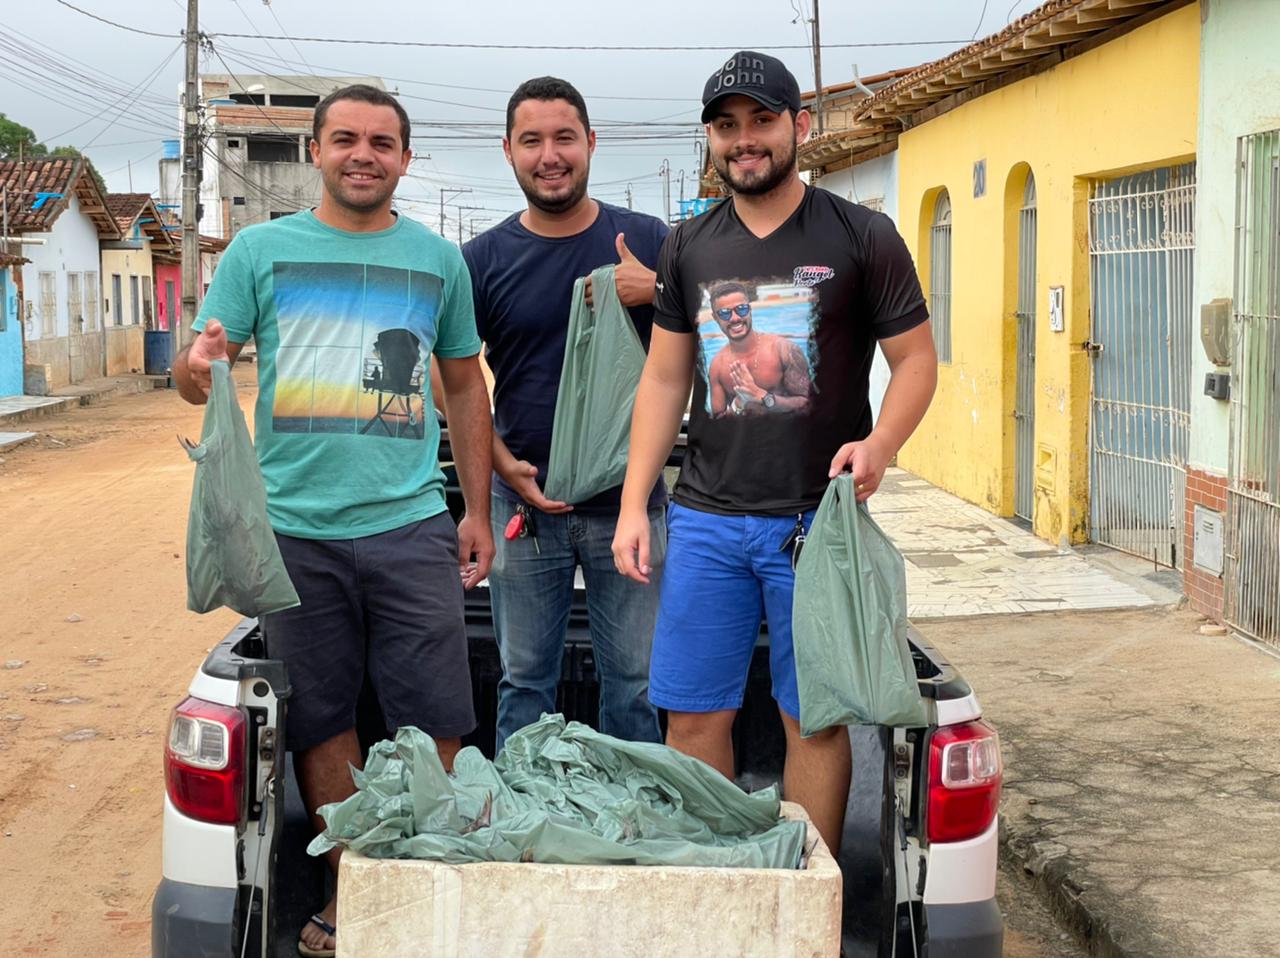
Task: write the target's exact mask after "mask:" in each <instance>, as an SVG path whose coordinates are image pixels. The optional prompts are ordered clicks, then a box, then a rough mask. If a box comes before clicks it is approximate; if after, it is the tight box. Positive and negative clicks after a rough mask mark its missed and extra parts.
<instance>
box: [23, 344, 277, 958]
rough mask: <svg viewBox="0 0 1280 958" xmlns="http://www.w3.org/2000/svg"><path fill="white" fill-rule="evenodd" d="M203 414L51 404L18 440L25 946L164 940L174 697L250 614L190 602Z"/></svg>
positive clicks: (89, 951)
mask: <svg viewBox="0 0 1280 958" xmlns="http://www.w3.org/2000/svg"><path fill="white" fill-rule="evenodd" d="M246 373H247V374H248V375H247V377H246V375H245V374H246ZM252 374H253V371H252V369H249V370H245V371H243V372H241V373H240V376H241V378H242V379H249V380H251V378H252ZM250 395H252V391H251V390H250V391H249V392H248V394H247V395H244V396H242V405H244V406H245V407H246V409H248V408H249V407H250V405H251V404H250V402H249V401H248V397H249V396H250ZM200 420H201V412H200V410H197V409H195V408H193V407H191V406H188V405H187V404H186V403H183V402H182V401H181V400H180V399H179V398H178V396H177V394H176V393H175V392H173V391H165V390H157V391H154V392H151V393H147V394H143V395H137V396H127V397H121V398H118V399H115V400H106V401H104V402H103V403H102V404H101V405H97V406H91V407H87V408H82V409H75V410H73V411H72V412H70V413H67V414H64V415H61V416H57V417H52V418H48V419H42V420H37V421H35V422H34V423H31V424H28V425H25V426H24V427H23V428H26V429H28V430H31V431H37V432H38V433H39V441H38V442H33V443H29V444H27V445H25V446H22V447H18V448H17V449H11V450H9V451H8V452H6V453H0V459H3V463H2V464H0V530H3V531H2V532H0V541H2V542H3V551H2V553H0V554H2V555H3V558H4V566H3V568H4V575H3V577H2V578H0V664H2V665H3V666H4V667H3V669H0V768H3V772H0V826H2V828H3V837H2V838H0V928H2V929H4V931H3V933H2V934H0V938H3V939H4V940H5V941H6V942H7V944H8V945H9V947H8V948H7V949H6V952H7V954H10V955H111V956H116V955H145V954H148V953H149V947H150V946H149V940H150V939H149V936H150V926H151V923H150V906H151V894H152V891H153V889H154V888H155V884H156V882H157V880H158V879H159V869H160V812H161V801H162V796H163V794H164V779H163V771H162V764H161V750H162V744H163V736H164V733H165V730H166V728H167V724H168V715H169V710H170V709H171V708H172V707H173V705H174V704H175V703H176V702H177V700H178V697H179V696H180V694H181V693H182V691H183V690H184V688H185V687H186V684H187V682H188V681H189V680H190V677H191V675H192V672H193V670H194V668H195V667H196V666H197V665H198V664H199V663H200V661H201V660H202V658H203V656H204V652H205V650H206V649H207V648H209V647H210V645H211V644H212V643H213V642H214V641H215V640H216V639H217V638H218V637H219V636H220V635H221V634H222V633H224V632H225V630H226V628H227V627H228V626H229V625H230V624H231V623H233V622H234V620H235V615H234V614H233V613H227V612H222V613H218V614H211V615H207V616H197V615H193V614H192V613H189V612H187V611H185V606H186V579H185V563H184V559H183V556H184V555H185V548H184V546H185V535H186V513H187V506H188V503H189V501H190V494H191V479H192V468H193V467H192V465H191V463H190V462H189V461H188V459H187V457H186V455H185V454H184V453H183V451H182V450H181V449H180V448H179V446H178V443H177V441H176V440H175V438H174V437H175V435H176V434H177V433H179V432H181V433H182V434H184V435H188V436H192V437H198V436H199V432H200ZM18 662H21V663H22V664H21V666H20V667H13V666H15V665H16V663H18Z"/></svg>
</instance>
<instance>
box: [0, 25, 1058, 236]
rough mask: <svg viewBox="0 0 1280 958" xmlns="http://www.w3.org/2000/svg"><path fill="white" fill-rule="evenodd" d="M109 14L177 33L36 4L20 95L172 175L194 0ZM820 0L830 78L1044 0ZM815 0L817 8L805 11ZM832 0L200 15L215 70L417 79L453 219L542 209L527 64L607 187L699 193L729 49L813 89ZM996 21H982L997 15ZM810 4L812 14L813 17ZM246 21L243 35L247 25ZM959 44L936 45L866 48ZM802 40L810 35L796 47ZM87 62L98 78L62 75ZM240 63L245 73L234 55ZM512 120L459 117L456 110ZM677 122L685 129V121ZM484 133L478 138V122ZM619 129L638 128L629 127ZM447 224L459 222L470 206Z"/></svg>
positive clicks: (124, 161)
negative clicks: (515, 164)
mask: <svg viewBox="0 0 1280 958" xmlns="http://www.w3.org/2000/svg"><path fill="white" fill-rule="evenodd" d="M70 2H72V3H74V4H75V6H77V7H80V8H82V9H84V10H86V11H88V12H90V13H93V14H96V15H98V16H101V17H104V18H106V19H109V20H114V21H116V22H118V23H120V24H124V25H126V26H130V27H135V28H139V29H144V30H149V31H153V32H155V33H159V34H164V36H141V35H138V34H136V33H131V32H127V31H125V30H121V29H119V28H117V27H114V26H111V25H108V24H106V23H101V22H98V21H96V20H93V19H91V18H89V17H88V16H85V15H84V14H82V13H78V12H76V11H74V10H72V9H69V8H67V7H66V6H63V5H61V4H59V3H57V2H56V0H35V7H36V9H32V6H31V5H28V6H27V7H26V8H25V10H24V15H23V16H22V17H13V16H10V17H6V18H5V22H4V23H3V24H0V78H2V82H3V87H2V88H0V89H3V94H2V95H0V112H2V113H4V114H5V115H7V116H8V117H9V118H10V119H13V120H17V121H18V122H20V123H22V124H24V125H26V126H28V127H31V128H32V129H33V130H34V131H35V133H36V135H37V137H38V138H39V139H40V140H41V141H42V142H44V143H45V144H47V145H48V146H50V147H52V146H57V145H62V144H70V145H73V146H76V147H78V148H82V149H83V150H84V151H85V152H86V153H87V154H88V155H89V156H90V157H92V159H93V161H94V163H95V164H96V165H97V167H98V169H99V170H100V171H101V172H102V173H103V175H104V176H105V177H106V180H107V184H108V186H109V187H110V188H111V189H112V190H115V191H123V190H127V189H129V188H130V176H132V188H133V189H134V190H139V191H150V190H154V189H155V187H156V184H157V161H158V159H159V156H160V141H161V140H162V139H164V138H166V137H174V136H176V135H177V96H178V90H179V88H180V85H181V81H182V70H183V56H182V50H181V40H180V37H179V33H180V31H181V30H182V29H183V27H184V25H185V22H186V20H185V18H186V13H185V10H186V4H185V0H130V2H128V3H119V2H109V0H70ZM819 2H820V14H821V22H820V28H821V39H822V80H823V83H824V85H831V84H835V83H843V82H848V81H849V80H851V79H852V78H853V69H854V64H856V65H857V68H858V72H859V74H860V75H862V76H869V75H873V74H876V73H880V72H883V71H886V70H892V69H897V68H899V67H906V66H914V65H916V64H920V63H924V62H927V61H929V60H934V59H937V58H939V57H942V56H945V55H946V54H947V53H949V52H951V51H952V50H955V49H957V48H958V47H960V46H963V45H964V44H965V43H967V42H968V41H969V39H970V38H971V37H973V36H974V35H975V33H976V34H977V36H978V37H983V36H986V35H988V34H990V33H993V32H995V31H997V30H999V29H1001V28H1002V27H1003V26H1004V25H1005V24H1006V23H1007V22H1008V21H1009V19H1010V18H1011V16H1012V17H1017V16H1021V15H1022V14H1024V13H1026V12H1028V11H1030V10H1032V9H1034V8H1035V7H1036V6H1037V5H1038V2H1037V0H1019V2H1017V3H1014V2H1013V0H892V2H886V0H826V2H825V3H822V2H821V0H819ZM799 10H803V14H802V15H798V11H799ZM812 10H813V0H737V2H736V3H715V4H711V3H697V2H690V0H683V2H681V0H640V2H629V3H620V2H615V0H596V2H586V0H560V2H556V3H531V2H500V0H463V2H454V3H448V4H441V3H433V2H425V3H423V2H417V3H409V2H391V0H357V2H352V0H342V2H338V0H270V3H267V2H265V0H200V27H201V30H202V32H204V33H206V34H210V35H212V45H213V47H214V50H215V51H217V54H221V57H222V60H225V65H224V63H223V62H222V61H220V60H219V58H218V55H216V54H214V53H208V52H206V53H203V54H202V55H201V71H202V72H208V73H225V72H235V73H271V74H308V73H310V74H321V75H347V76H361V75H373V76H379V77H382V78H383V79H384V81H385V83H386V85H387V87H388V89H391V90H395V91H398V92H399V93H400V95H401V97H402V100H403V102H404V104H405V106H406V108H407V109H408V111H409V115H410V117H412V118H413V119H414V121H415V123H414V131H415V135H418V134H423V135H424V136H422V137H421V138H417V139H415V142H414V144H413V146H414V151H415V153H417V154H418V158H417V159H416V161H415V162H414V164H413V166H412V168H411V173H412V176H411V177H410V178H407V179H406V180H404V181H402V183H401V188H400V190H399V196H400V198H401V201H402V202H401V205H402V207H403V208H406V209H407V210H408V211H409V212H410V214H411V215H414V216H416V217H418V218H421V219H423V220H424V221H426V222H428V223H430V224H431V225H433V226H436V225H438V219H437V216H436V215H435V214H434V213H433V211H438V202H439V190H440V188H441V187H442V186H445V187H463V188H469V189H471V190H472V192H471V193H470V194H466V195H463V196H461V197H456V198H453V199H452V203H453V205H454V206H458V205H465V206H474V207H483V208H484V209H479V210H462V211H460V214H461V215H462V216H464V217H466V218H467V220H468V221H469V220H470V219H471V218H474V219H476V220H477V221H478V222H477V224H476V225H477V229H478V228H479V227H480V225H481V223H487V224H491V223H493V222H496V221H497V220H498V219H500V218H501V217H502V216H504V215H505V214H507V213H509V212H511V211H513V210H515V209H518V208H520V207H521V206H523V197H522V196H521V195H520V193H519V191H518V190H517V189H516V187H515V184H514V181H513V179H512V177H511V173H510V169H509V167H508V166H507V165H506V162H505V160H504V159H503V157H502V149H501V144H500V137H501V124H502V122H503V118H504V117H503V114H504V110H505V106H506V100H507V97H508V96H509V95H510V92H511V90H513V89H514V88H515V87H516V86H517V85H518V84H519V83H520V82H521V81H522V80H525V79H528V78H529V77H533V76H540V75H543V74H548V73H550V74H554V75H557V76H561V77H564V78H565V79H567V80H569V81H570V82H572V83H573V84H574V85H575V86H577V87H578V89H579V90H581V91H582V93H583V95H584V96H585V98H586V100H587V107H588V110H589V111H590V114H591V120H592V124H593V126H595V127H596V128H597V130H598V134H599V144H598V147H597V150H596V156H595V160H594V162H593V164H592V169H591V184H592V185H591V193H592V195H594V196H596V197H597V198H599V199H603V200H606V201H608V202H611V203H617V204H619V205H625V203H626V189H627V185H628V184H631V187H632V195H633V197H634V205H635V207H636V208H637V209H641V210H644V211H646V212H649V213H654V214H656V215H659V216H661V215H662V213H663V192H662V178H661V177H660V175H659V173H658V170H659V167H660V166H661V164H662V161H663V160H664V159H665V160H667V161H668V162H669V164H670V167H671V170H672V180H671V196H672V204H673V207H674V206H675V201H676V200H677V199H678V197H679V189H680V187H679V174H680V171H681V170H683V171H685V194H686V196H693V195H696V191H697V188H696V169H695V167H696V152H695V150H696V148H695V142H694V137H695V136H696V135H697V134H698V133H699V132H700V127H699V126H698V124H697V120H698V112H699V107H698V98H699V96H700V95H701V92H702V84H703V82H704V81H705V80H706V78H707V77H708V76H709V75H710V74H711V73H712V72H713V71H714V70H715V69H716V67H717V66H718V65H719V63H720V61H721V60H723V59H724V58H725V57H726V56H728V55H729V54H731V53H733V52H734V51H735V50H739V49H754V50H763V51H766V52H770V53H773V54H774V55H775V56H778V57H780V58H782V59H783V60H784V61H785V62H786V63H787V64H788V65H789V66H790V67H791V69H792V71H793V72H794V73H795V74H796V77H797V79H798V80H799V81H800V86H801V88H802V89H805V90H809V89H812V88H813V59H812V55H811V53H810V51H809V49H808V48H807V44H808V41H809V34H808V29H809V28H808V26H807V23H806V21H807V20H808V19H809V18H810V17H811V16H812ZM980 18H981V20H980ZM795 21H798V22H795ZM229 34H241V35H242V36H235V37H233V36H229ZM262 35H267V36H278V35H280V36H289V37H294V38H303V37H316V38H329V39H340V40H344V41H352V40H359V39H369V40H398V41H421V42H431V43H485V44H506V45H529V46H536V45H558V46H565V45H583V46H590V47H603V46H611V45H612V46H618V45H635V46H650V47H652V46H707V47H710V48H711V49H704V50H679V51H677V50H669V51H656V50H644V51H623V50H604V49H589V50H536V49H441V48H427V47H411V46H372V45H368V44H360V43H354V42H342V43H319V42H309V41H305V40H302V39H297V40H296V41H292V40H280V39H277V40H269V41H268V40H264V39H261V37H262ZM919 41H945V42H940V43H932V44H929V45H913V46H908V45H885V46H862V47H856V46H851V45H852V44H903V43H905V42H919ZM788 47H790V49H788ZM55 63H56V64H60V65H61V66H62V67H68V66H69V67H71V68H73V69H74V70H75V71H77V72H78V73H79V74H80V78H79V79H68V78H67V76H66V75H65V73H59V72H56V69H55V66H54V64H55ZM228 68H229V70H228ZM644 121H657V122H659V123H661V124H663V126H662V127H660V128H658V129H657V130H656V131H652V132H658V133H661V134H667V135H664V136H663V137H662V138H661V139H649V140H644V141H637V140H636V139H635V137H636V134H637V133H638V132H641V131H643V129H644V128H639V129H631V130H621V129H619V128H618V126H617V125H616V124H618V123H635V122H644ZM442 123H443V124H492V126H471V125H468V126H463V127H455V128H453V129H440V126H439V125H440V124H442ZM668 124H675V125H676V126H673V127H669V126H668ZM477 135H479V136H480V137H482V138H478V139H458V137H460V136H461V137H472V136H477ZM618 137H625V138H624V139H618ZM453 215H454V214H453V212H452V211H451V222H450V224H449V225H448V226H447V230H446V231H447V232H448V233H450V238H454V233H453V231H454V230H455V229H456V225H454V224H456V220H452V216H453Z"/></svg>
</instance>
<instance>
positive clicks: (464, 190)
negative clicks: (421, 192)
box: [440, 186, 471, 236]
mask: <svg viewBox="0 0 1280 958" xmlns="http://www.w3.org/2000/svg"><path fill="white" fill-rule="evenodd" d="M470 192H471V190H469V189H468V188H466V187H464V186H462V187H460V186H442V187H440V235H441V236H444V195H445V194H446V193H470Z"/></svg>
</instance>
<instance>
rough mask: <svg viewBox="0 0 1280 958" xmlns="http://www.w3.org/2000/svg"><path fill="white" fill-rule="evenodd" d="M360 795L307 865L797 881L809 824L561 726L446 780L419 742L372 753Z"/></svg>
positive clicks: (408, 731)
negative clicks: (722, 872) (349, 862)
mask: <svg viewBox="0 0 1280 958" xmlns="http://www.w3.org/2000/svg"><path fill="white" fill-rule="evenodd" d="M352 775H353V776H354V779H355V783H356V788H357V790H356V792H355V794H353V795H352V796H351V797H350V798H348V799H346V800H345V801H343V802H339V803H336V804H332V805H325V806H324V807H322V808H321V809H320V814H321V816H323V818H324V820H325V824H326V828H325V830H324V833H323V834H321V835H319V836H318V837H316V839H315V840H313V841H312V842H311V845H310V846H309V847H308V849H307V850H308V851H309V852H310V853H311V854H312V855H322V854H324V853H325V852H327V851H328V850H330V849H331V848H335V847H337V846H340V845H341V846H345V847H347V848H351V849H354V850H356V851H358V852H360V853H361V854H363V855H367V856H369V857H371V858H422V859H432V860H436V861H443V862H450V863H455V864H461V863H465V862H544V863H556V864H584V865H585V864H603V865H699V866H704V867H705V866H709V867H724V868H730V867H737V868H791V869H794V868H798V867H800V861H801V855H802V853H803V851H804V839H805V823H804V822H802V821H791V820H784V819H782V818H781V816H780V803H779V800H778V792H777V789H776V788H774V787H770V788H767V789H763V790H761V791H758V792H753V793H751V794H747V793H746V792H744V791H742V790H741V789H740V788H738V786H736V785H734V784H733V783H732V782H730V781H729V780H728V779H726V778H725V777H724V776H722V775H721V774H720V773H719V772H717V771H715V770H714V769H712V768H711V767H710V766H708V765H705V764H703V763H702V762H699V761H698V760H696V759H693V758H690V757H689V756H687V755H683V754H681V753H680V752H677V751H675V750H674V749H671V748H668V747H667V746H665V745H656V744H651V743H643V742H625V741H622V740H621V739H616V738H612V737H610V736H608V735H604V734H601V733H600V732H597V731H595V730H593V729H591V728H589V727H587V726H585V725H582V724H580V723H578V722H569V723H566V722H565V720H564V717H563V716H562V715H544V716H543V717H542V718H541V719H540V720H539V721H537V722H535V723H533V724H532V725H528V726H526V727H525V728H523V729H521V730H520V731H518V732H516V733H515V734H514V735H512V736H511V737H510V738H509V739H508V740H507V742H506V746H505V747H504V748H503V750H502V752H501V753H500V754H499V755H498V757H497V759H495V760H494V761H493V762H490V761H489V760H488V759H486V758H485V757H484V756H483V755H482V754H481V753H480V751H479V750H478V749H475V748H464V749H463V750H462V751H460V752H459V753H458V756H457V758H456V759H455V760H454V767H453V774H452V775H450V774H448V773H446V772H445V770H444V766H443V765H442V764H441V763H440V757H439V755H438V754H437V752H436V747H435V743H434V742H433V741H432V740H431V737H430V736H428V735H427V734H426V733H424V732H422V731H419V730H418V729H416V728H411V727H409V728H401V729H400V730H399V731H398V732H397V733H396V737H395V740H394V741H383V742H379V743H378V744H377V745H375V746H374V747H373V748H371V749H370V750H369V756H368V760H367V761H366V762H365V767H364V770H363V771H360V770H356V769H353V770H352Z"/></svg>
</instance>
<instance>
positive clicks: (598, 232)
mask: <svg viewBox="0 0 1280 958" xmlns="http://www.w3.org/2000/svg"><path fill="white" fill-rule="evenodd" d="M595 145H596V136H595V133H594V131H592V129H591V124H590V122H589V120H588V118H587V107H586V104H585V103H584V102H583V99H582V95H581V94H580V93H578V91H577V90H576V89H574V87H573V86H572V85H571V84H569V83H567V82H565V81H564V80H560V79H557V78H555V77H539V78H537V79H533V80H528V81H526V82H525V83H522V84H521V85H520V87H519V88H518V89H517V90H516V91H515V93H513V94H512V96H511V99H510V101H509V102H508V104H507V135H506V138H505V139H504V140H503V142H502V149H503V152H504V153H505V154H506V157H507V162H509V163H510V164H511V167H512V169H513V170H514V172H515V176H516V182H517V183H518V184H519V186H520V189H521V190H522V191H523V192H524V194H525V197H526V199H527V200H528V204H527V207H526V209H524V210H523V211H521V212H519V213H515V214H512V215H511V216H510V217H508V218H507V219H505V220H504V221H503V222H501V223H499V224H498V225H497V226H495V227H493V228H492V229H490V230H488V231H486V232H485V233H483V234H481V235H480V236H477V237H476V238H475V239H474V240H472V241H471V242H470V243H468V244H466V245H465V246H464V247H463V249H462V253H463V256H464V258H465V259H466V261H467V266H468V267H469V268H470V270H471V278H472V283H473V288H474V294H475V309H476V326H477V328H478V329H479V332H480V337H481V338H482V339H483V340H484V342H485V347H486V358H487V359H488V361H489V365H490V367H491V368H492V370H493V374H494V394H493V403H494V443H493V465H494V472H495V473H496V475H495V477H494V483H493V504H492V522H493V530H494V539H495V541H496V542H497V546H498V553H497V557H496V558H495V560H494V564H493V570H492V571H491V572H490V575H489V592H490V596H491V598H492V602H493V617H494V626H495V630H496V633H497V639H498V648H499V651H500V654H501V656H502V681H501V683H500V684H499V687H498V741H497V744H498V747H499V748H501V746H502V743H503V742H504V741H505V740H506V739H507V737H508V736H509V735H511V733H512V732H514V731H516V730H517V729H519V728H522V727H523V726H525V725H527V724H529V723H530V722H534V721H537V719H538V718H539V717H540V716H541V714H542V713H543V712H553V711H555V703H556V685H557V683H558V682H559V679H560V672H561V662H562V660H563V656H564V641H565V632H566V629H567V627H568V621H569V609H570V604H571V602H572V599H573V590H574V578H575V573H576V571H577V569H578V568H579V567H581V569H582V576H583V580H584V582H585V584H586V592H587V612H588V618H589V623H590V630H591V641H592V646H593V649H594V652H595V661H596V669H597V671H598V672H599V674H600V730H601V731H603V732H605V733H607V734H610V735H615V736H617V737H619V738H625V739H632V740H637V741H654V742H656V741H658V740H659V730H658V721H657V714H656V712H655V711H654V708H653V706H652V705H651V704H650V703H649V696H648V688H649V651H650V648H651V643H652V638H653V628H654V619H655V616H656V613H657V598H658V596H657V591H656V590H654V589H646V588H645V587H644V586H643V585H641V584H640V583H638V582H632V581H629V580H627V579H623V578H622V577H620V576H618V575H617V574H616V572H615V571H614V564H613V552H612V548H611V547H612V542H613V536H614V529H615V525H616V523H617V518H618V504H619V501H620V494H621V489H620V487H619V488H615V489H610V490H608V491H606V492H604V493H601V494H600V495H598V496H595V497H593V498H591V499H589V500H587V501H585V502H574V503H569V502H556V501H552V500H548V499H547V498H546V497H545V496H544V495H543V492H542V486H543V483H544V481H545V480H546V473H547V460H548V457H549V454H550V448H551V425H552V420H553V417H554V414H555V408H556V395H557V391H558V389H559V384H560V371H561V367H562V365H563V362H564V350H565V341H566V337H567V332H568V325H569V310H570V300H571V297H572V293H573V284H574V281H575V280H576V279H577V278H578V277H580V276H587V275H589V274H590V273H591V271H592V270H593V269H596V268H597V267H600V266H604V265H606V264H608V263H613V264H616V267H615V283H616V286H617V290H618V298H619V299H620V300H621V302H622V305H623V306H626V307H628V311H629V312H630V315H631V319H632V321H633V322H634V323H635V326H636V331H637V332H638V333H639V335H640V339H641V342H643V343H644V344H645V347H646V349H647V348H648V344H649V334H650V330H651V328H652V323H653V305H652V303H653V296H654V282H655V274H654V271H653V269H652V267H653V266H654V265H655V264H656V263H657V259H658V250H659V248H660V247H661V245H662V241H663V239H664V238H665V237H666V234H667V227H666V225H665V224H664V223H663V222H662V221H661V220H658V219H656V218H654V217H652V216H648V215H645V214H641V213H634V212H632V211H630V210H625V209H620V208H618V207H616V206H611V205H609V204H607V203H601V202H599V201H598V200H594V199H592V198H591V197H590V196H588V195H587V178H588V172H589V169H590V164H591V155H592V154H593V153H594V152H595ZM665 504H666V488H665V486H664V485H663V483H662V481H661V480H660V479H659V481H658V482H657V484H656V485H655V486H654V487H653V490H652V492H651V493H650V495H649V498H648V514H649V522H650V525H651V532H652V542H653V543H654V548H653V550H652V557H651V560H650V564H651V565H653V566H654V567H655V569H657V570H659V571H660V570H661V566H662V555H663V543H665V541H666V529H665V523H664V517H663V508H664V506H665ZM517 510H523V511H525V512H526V513H527V515H528V517H529V520H528V521H529V525H530V526H531V528H530V529H529V534H527V535H525V536H523V537H517V538H514V539H506V538H504V536H503V531H504V530H505V529H506V527H507V525H508V523H509V522H510V521H511V519H512V518H513V516H515V515H516V513H517Z"/></svg>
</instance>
